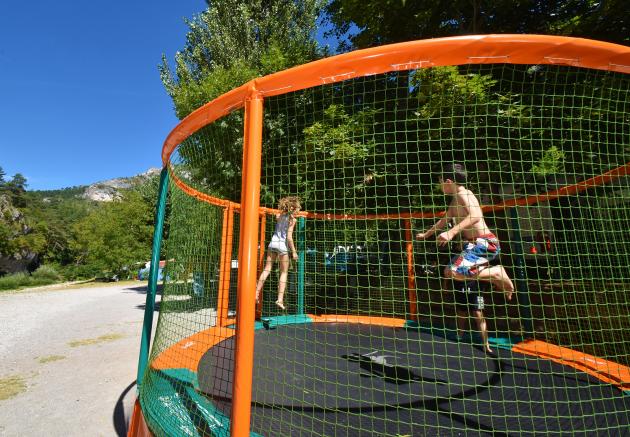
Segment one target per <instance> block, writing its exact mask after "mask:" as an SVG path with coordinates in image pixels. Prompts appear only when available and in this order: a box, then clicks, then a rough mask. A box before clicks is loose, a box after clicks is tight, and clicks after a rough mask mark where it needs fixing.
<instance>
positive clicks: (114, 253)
mask: <svg viewBox="0 0 630 437" xmlns="http://www.w3.org/2000/svg"><path fill="white" fill-rule="evenodd" d="M152 224H153V210H152V208H151V207H150V205H149V204H147V203H146V202H144V201H143V200H142V197H141V196H140V195H139V194H138V193H137V192H134V191H127V192H125V194H124V197H123V199H122V200H116V201H113V202H109V203H104V204H102V205H100V206H99V208H98V209H96V210H95V211H93V212H91V213H90V214H88V215H87V216H86V217H84V218H83V219H81V220H80V221H79V222H78V223H76V224H75V225H74V226H73V231H74V234H75V238H74V240H73V241H72V243H71V248H72V249H73V250H74V251H75V252H76V253H78V254H79V255H78V257H77V263H78V264H83V265H88V266H92V267H94V268H95V269H97V270H99V271H101V272H114V273H118V272H121V271H123V270H124V268H125V267H128V266H131V265H134V264H135V263H137V262H141V261H145V260H147V259H149V258H150V252H151V237H152V231H153V227H152Z"/></svg>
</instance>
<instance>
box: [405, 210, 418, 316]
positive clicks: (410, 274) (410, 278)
mask: <svg viewBox="0 0 630 437" xmlns="http://www.w3.org/2000/svg"><path fill="white" fill-rule="evenodd" d="M405 240H407V291H408V294H409V313H411V320H415V321H416V322H417V321H418V296H417V294H416V269H415V268H414V260H413V235H412V233H411V219H406V220H405Z"/></svg>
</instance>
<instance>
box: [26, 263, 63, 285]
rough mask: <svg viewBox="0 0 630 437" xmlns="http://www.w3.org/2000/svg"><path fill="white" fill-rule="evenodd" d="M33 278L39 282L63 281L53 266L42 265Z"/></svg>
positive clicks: (33, 274)
mask: <svg viewBox="0 0 630 437" xmlns="http://www.w3.org/2000/svg"><path fill="white" fill-rule="evenodd" d="M31 276H32V278H33V279H35V280H37V281H39V280H49V281H53V282H54V281H59V280H60V279H61V275H60V274H59V272H57V269H55V268H54V267H53V266H49V265H42V266H39V268H38V269H37V270H35V271H34V272H33V273H32V275H31Z"/></svg>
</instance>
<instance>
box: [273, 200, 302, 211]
mask: <svg viewBox="0 0 630 437" xmlns="http://www.w3.org/2000/svg"><path fill="white" fill-rule="evenodd" d="M298 208H302V204H301V203H300V198H299V197H297V196H287V197H283V198H282V199H280V200H279V201H278V209H279V210H280V211H282V212H292V211H295V210H296V209H298Z"/></svg>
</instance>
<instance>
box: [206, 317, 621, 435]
mask: <svg viewBox="0 0 630 437" xmlns="http://www.w3.org/2000/svg"><path fill="white" fill-rule="evenodd" d="M234 341H235V339H234V338H229V339H226V340H224V341H223V342H221V343H219V344H217V345H216V346H214V347H213V348H211V349H210V350H208V351H207V352H206V354H205V355H204V356H203V357H202V359H201V361H200V362H199V367H198V380H199V387H200V391H201V392H202V393H204V394H205V395H206V396H208V397H209V398H211V399H212V400H213V402H214V403H215V405H216V406H217V407H218V408H219V409H220V410H222V411H223V412H224V413H225V414H226V415H229V414H230V407H231V393H232V375H233V355H234ZM252 405H253V407H252V431H254V432H260V433H267V435H291V436H293V435H383V434H388V435H396V434H401V435H479V434H486V433H488V434H494V435H527V434H530V435H533V434H538V433H541V432H545V433H548V434H554V433H556V435H566V433H567V432H568V433H574V434H575V433H578V434H579V433H582V434H583V435H598V434H599V433H600V432H601V433H603V432H604V431H605V430H608V431H610V434H611V435H630V433H629V431H628V430H629V426H630V425H629V418H628V414H629V413H628V412H629V411H630V396H624V395H623V394H622V392H621V390H619V389H617V388H615V387H612V386H610V385H606V384H603V383H601V381H599V380H597V379H595V378H593V377H591V376H590V375H587V374H585V373H582V372H579V371H576V370H575V369H573V368H570V367H566V366H562V365H560V364H557V363H554V362H552V361H549V360H544V359H539V358H536V357H529V356H525V355H521V354H515V353H512V352H511V351H506V350H497V352H496V354H495V355H486V354H485V353H484V352H483V351H482V349H481V348H477V347H474V346H472V345H470V344H467V343H457V342H453V341H449V340H446V339H444V338H443V337H440V336H435V335H432V334H430V333H427V332H422V331H420V330H414V329H404V328H390V327H385V326H379V325H362V324H352V323H307V324H294V325H279V326H278V327H277V328H276V329H271V330H258V331H256V338H255V351H254V374H253V389H252ZM598 430H599V431H598ZM624 433H626V434H624Z"/></svg>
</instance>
